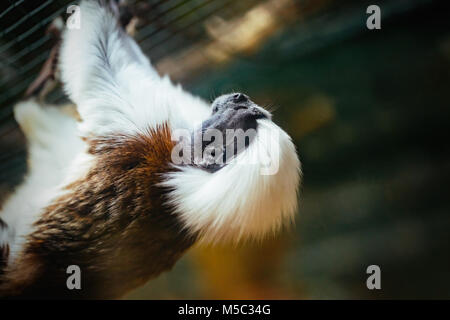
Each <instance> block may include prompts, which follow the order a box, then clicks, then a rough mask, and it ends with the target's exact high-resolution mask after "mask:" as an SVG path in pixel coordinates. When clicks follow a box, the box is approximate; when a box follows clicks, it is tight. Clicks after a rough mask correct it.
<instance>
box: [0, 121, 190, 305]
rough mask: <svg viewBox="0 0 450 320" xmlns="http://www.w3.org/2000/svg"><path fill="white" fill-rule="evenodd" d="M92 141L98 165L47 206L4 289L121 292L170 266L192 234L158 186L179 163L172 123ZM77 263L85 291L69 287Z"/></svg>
mask: <svg viewBox="0 0 450 320" xmlns="http://www.w3.org/2000/svg"><path fill="white" fill-rule="evenodd" d="M88 142H89V144H90V149H89V152H90V153H92V154H93V155H95V156H96V157H95V159H96V160H95V164H94V165H93V167H92V169H91V170H90V171H89V173H88V174H87V176H86V177H85V178H84V179H82V180H79V181H76V182H74V183H72V184H71V185H69V186H67V191H68V193H67V194H65V195H63V196H61V197H59V198H58V199H56V200H55V201H54V202H53V203H52V204H51V205H50V206H49V207H47V208H46V209H45V212H44V213H43V214H42V215H41V217H40V219H39V220H38V221H37V222H36V224H35V230H36V231H34V232H33V233H32V234H31V235H30V236H29V237H28V239H27V240H28V241H27V244H26V246H25V248H24V250H23V252H22V253H21V254H20V255H19V257H18V258H17V262H16V263H15V264H14V266H13V267H12V268H11V269H7V270H6V272H5V277H4V281H3V284H2V286H1V288H0V296H2V295H3V296H6V297H11V296H16V297H39V298H47V297H56V298H117V297H120V296H122V295H123V294H125V293H126V292H127V291H129V290H131V289H133V288H135V287H137V286H139V285H142V284H143V283H145V282H146V281H147V280H148V279H150V278H152V277H155V276H157V275H158V274H159V273H161V272H162V271H164V270H167V269H170V268H171V267H172V266H173V265H174V263H175V262H176V260H177V259H178V258H179V257H180V256H181V254H182V253H183V252H184V251H185V250H186V249H187V248H189V247H190V246H191V245H192V244H193V242H194V241H195V237H193V236H188V234H187V233H186V232H185V231H183V229H182V227H181V225H180V224H179V222H178V221H177V218H176V217H175V216H174V215H173V214H171V212H170V211H171V208H169V207H167V206H166V205H165V204H164V194H165V193H166V192H167V190H164V189H162V188H160V187H158V186H157V184H158V183H159V182H161V179H162V177H161V174H162V173H166V172H168V171H170V170H174V169H173V168H172V167H171V166H170V155H171V150H172V147H173V141H172V140H171V136H170V130H169V128H168V127H167V125H164V126H161V127H159V128H158V129H156V130H148V132H146V133H145V134H144V133H143V134H140V135H137V136H125V135H122V136H121V135H118V136H114V137H103V138H96V139H89V140H88ZM72 264H75V265H78V266H80V268H81V275H82V277H81V279H82V284H81V287H82V289H81V290H68V289H67V287H66V279H67V277H68V276H69V275H68V274H66V269H67V267H68V266H69V265H72Z"/></svg>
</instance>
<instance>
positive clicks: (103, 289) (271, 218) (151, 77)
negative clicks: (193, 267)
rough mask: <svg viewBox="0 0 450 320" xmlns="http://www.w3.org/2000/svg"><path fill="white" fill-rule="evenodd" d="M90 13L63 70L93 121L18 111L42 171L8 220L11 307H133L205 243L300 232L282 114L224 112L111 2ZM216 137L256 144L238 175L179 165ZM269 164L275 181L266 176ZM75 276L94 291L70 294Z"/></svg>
mask: <svg viewBox="0 0 450 320" xmlns="http://www.w3.org/2000/svg"><path fill="white" fill-rule="evenodd" d="M80 10H81V17H82V20H81V30H67V31H66V32H65V34H64V35H63V42H62V46H61V53H60V59H61V61H60V68H61V72H62V80H63V84H64V87H65V90H66V92H67V93H68V95H69V97H70V98H71V100H72V101H73V102H74V103H75V104H76V106H77V110H78V113H79V115H80V117H81V122H79V123H77V122H76V121H75V119H74V118H73V117H70V116H68V115H67V114H64V113H63V112H62V111H61V110H60V109H57V108H54V107H49V106H40V105H39V104H38V103H36V102H35V101H32V100H30V101H27V102H23V103H20V104H18V105H17V106H16V108H15V116H16V119H17V121H18V123H19V124H20V126H21V128H22V130H23V131H24V133H25V135H26V136H27V139H28V152H29V172H28V175H27V177H26V179H25V181H24V183H23V184H22V185H21V186H20V187H19V188H18V189H17V190H16V192H15V193H14V194H13V195H12V196H11V198H10V199H8V201H7V202H6V203H5V204H4V207H3V210H2V212H1V213H0V221H2V226H0V253H1V254H0V256H1V257H2V260H0V296H2V297H17V298H22V297H41V298H55V297H56V298H117V297H121V296H123V295H124V294H125V293H126V292H128V291H129V290H131V289H134V288H136V287H138V286H140V285H142V284H144V283H145V282H146V281H147V280H149V279H151V278H153V277H156V276H157V275H158V274H160V273H161V272H163V271H165V270H168V269H170V268H171V267H172V266H173V265H174V263H175V262H176V261H177V260H178V259H179V257H180V256H181V255H182V254H183V253H184V252H185V251H186V250H187V249H188V248H189V247H190V246H191V245H192V244H194V243H195V242H196V241H198V240H201V241H206V242H210V243H215V242H219V241H233V242H236V241H239V240H241V239H248V238H253V239H259V238H261V237H263V236H265V235H266V234H267V233H273V232H276V231H278V230H279V229H280V228H281V227H283V226H285V225H287V224H289V223H291V222H292V220H293V217H294V213H295V211H296V206H297V188H298V184H299V174H300V163H299V160H298V157H297V155H296V151H295V147H294V145H293V144H292V142H291V140H290V138H289V136H288V135H287V134H286V133H285V132H284V131H283V130H281V129H280V128H279V127H278V126H276V125H275V124H274V123H273V122H272V121H271V117H270V114H269V113H268V112H267V111H265V110H263V109H262V108H261V107H259V106H257V105H256V104H254V103H253V102H252V101H251V100H250V99H249V98H248V97H246V96H245V95H227V96H223V97H220V98H218V99H216V101H215V103H214V104H213V108H212V112H211V107H210V106H209V105H208V104H207V103H206V102H204V101H203V100H201V99H199V98H197V97H194V96H192V95H190V94H189V93H187V92H185V91H183V90H182V89H181V88H180V87H179V86H174V85H173V84H172V83H171V82H170V80H169V79H168V78H161V77H160V76H159V75H158V74H157V72H156V71H155V70H154V69H153V68H152V66H151V65H150V63H149V61H148V59H147V58H146V57H145V56H144V55H143V53H142V52H141V51H140V49H139V47H138V46H137V44H136V43H135V42H134V40H133V39H131V38H130V37H129V36H127V35H126V34H125V32H124V31H123V30H122V29H121V28H120V27H119V26H118V23H117V21H116V17H115V16H114V14H113V13H112V11H111V10H110V9H108V7H107V6H106V5H105V4H104V2H103V1H83V2H82V3H81V5H80ZM205 128H207V129H214V130H218V131H219V132H220V133H221V134H222V133H224V132H225V130H228V129H246V128H252V129H254V130H255V131H256V136H255V137H254V139H253V141H252V142H251V143H248V144H245V146H244V148H242V150H238V151H239V153H238V154H237V155H236V157H235V158H233V159H232V160H231V161H230V162H229V163H226V164H223V165H220V166H215V167H213V168H212V169H211V167H209V165H208V164H203V163H188V164H182V165H175V164H174V161H173V152H172V150H173V149H174V147H175V145H176V142H175V140H174V133H175V132H176V130H178V129H185V130H188V132H191V133H192V135H193V136H195V135H197V134H198V133H200V134H203V133H204V130H205ZM274 137H276V139H275V138H274ZM274 146H275V147H276V148H275V150H273V147H274ZM224 147H227V146H224ZM202 148H205V146H202ZM201 151H204V149H202V150H201ZM261 151H262V153H263V154H264V155H265V158H269V160H271V161H272V162H276V163H277V164H278V165H279V167H278V168H277V171H276V172H275V173H272V174H269V175H264V174H261V172H262V171H263V170H262V169H264V167H265V164H264V163H263V162H262V160H261V158H260V157H258V155H259V154H260V153H261ZM250 160H252V161H250ZM242 163H244V164H242ZM249 163H250V164H249ZM70 265H78V266H79V267H80V269H81V272H82V278H81V279H82V283H81V287H82V288H81V290H69V289H68V288H67V286H66V279H67V276H68V275H67V273H66V270H67V267H68V266H70Z"/></svg>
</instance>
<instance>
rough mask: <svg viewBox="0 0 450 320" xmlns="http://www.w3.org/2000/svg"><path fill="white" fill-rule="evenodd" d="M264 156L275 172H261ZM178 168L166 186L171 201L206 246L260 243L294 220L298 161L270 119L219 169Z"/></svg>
mask: <svg viewBox="0 0 450 320" xmlns="http://www.w3.org/2000/svg"><path fill="white" fill-rule="evenodd" d="M274 137H277V138H278V139H277V141H276V144H274V142H275V141H270V140H271V139H273V138H274ZM274 149H276V150H274ZM262 153H263V154H265V155H266V156H268V157H269V160H270V161H269V162H272V163H278V164H279V167H278V170H277V172H276V173H275V174H273V175H264V174H262V173H263V172H264V169H265V168H266V163H267V159H264V157H262ZM263 160H264V161H263ZM180 169H181V172H177V173H172V174H169V175H168V180H166V181H165V182H164V183H163V185H164V186H167V187H171V188H173V190H174V191H173V192H171V193H170V203H172V204H173V205H174V206H175V207H176V213H177V214H178V215H179V216H180V217H181V220H182V221H183V222H184V225H185V226H186V227H187V228H188V229H189V230H191V231H193V232H199V233H200V234H201V236H202V240H204V241H206V242H219V241H232V242H233V241H238V240H241V239H242V238H254V239H260V238H262V237H263V236H265V235H266V234H268V233H274V232H276V231H278V230H279V229H280V228H281V227H282V226H283V225H288V224H290V223H292V222H293V221H294V214H295V212H296V209H297V188H298V185H299V178H300V162H299V160H298V157H297V154H296V151H295V146H294V144H293V143H292V141H291V139H290V138H289V136H288V135H287V134H286V133H285V132H284V131H282V130H281V129H280V128H279V127H278V126H277V125H275V124H274V123H273V122H272V121H269V120H259V121H258V134H257V136H256V139H255V140H254V141H252V143H251V144H250V145H249V147H248V148H247V149H246V150H245V151H244V152H242V153H240V154H239V155H238V156H237V158H236V159H235V160H233V161H232V162H231V163H230V164H228V165H227V166H225V167H224V168H222V169H220V170H219V171H217V172H215V173H208V172H206V171H204V170H202V169H198V168H194V167H184V168H180Z"/></svg>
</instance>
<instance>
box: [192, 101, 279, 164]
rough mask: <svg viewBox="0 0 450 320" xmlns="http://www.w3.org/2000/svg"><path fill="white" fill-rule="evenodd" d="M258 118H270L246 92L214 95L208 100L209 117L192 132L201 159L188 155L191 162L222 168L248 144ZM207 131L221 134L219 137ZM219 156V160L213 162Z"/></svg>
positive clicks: (256, 125)
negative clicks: (197, 142)
mask: <svg viewBox="0 0 450 320" xmlns="http://www.w3.org/2000/svg"><path fill="white" fill-rule="evenodd" d="M258 119H271V114H270V113H269V112H268V111H266V110H264V109H263V108H261V107H260V106H258V105H257V104H255V103H254V102H253V101H251V100H250V99H249V97H248V96H247V95H245V94H242V93H232V94H227V95H223V96H220V97H218V98H217V99H216V100H214V102H213V103H212V113H211V117H210V118H208V119H207V120H205V121H204V122H203V123H202V128H201V130H198V131H196V132H194V134H193V135H194V137H195V138H197V140H196V141H202V151H203V153H202V158H201V159H200V158H199V159H197V158H195V157H194V156H193V157H192V159H194V163H196V165H197V166H200V167H203V168H204V169H205V170H208V171H210V172H215V171H217V170H219V169H221V168H223V167H224V166H225V165H226V164H227V163H229V162H230V161H231V160H232V159H233V158H234V157H235V156H237V155H238V154H239V153H240V152H241V151H243V150H244V149H245V148H246V147H248V146H249V144H250V143H251V141H252V139H253V138H254V136H255V135H256V130H257V127H258V123H257V120H258ZM211 133H215V134H216V136H217V133H219V134H221V135H222V139H216V137H214V136H213V135H212V134H211ZM220 140H221V141H220ZM205 155H209V156H205ZM220 158H221V160H222V161H221V162H220V161H217V160H218V159H220Z"/></svg>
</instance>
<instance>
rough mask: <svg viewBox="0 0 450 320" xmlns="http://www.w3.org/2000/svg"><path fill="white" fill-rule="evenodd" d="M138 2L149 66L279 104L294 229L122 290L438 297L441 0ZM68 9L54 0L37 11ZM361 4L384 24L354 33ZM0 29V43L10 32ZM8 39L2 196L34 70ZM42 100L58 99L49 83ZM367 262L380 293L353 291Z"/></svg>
mask: <svg viewBox="0 0 450 320" xmlns="http://www.w3.org/2000/svg"><path fill="white" fill-rule="evenodd" d="M26 2H27V1H25V2H24V3H23V4H20V5H25V3H26ZM37 2H39V1H37ZM72 2H73V1H72ZM141 2H146V3H151V4H152V5H154V4H156V3H159V4H158V5H157V6H154V8H152V10H151V12H152V14H153V15H155V16H156V17H158V18H155V19H149V20H148V21H147V22H144V23H143V24H142V25H141V26H139V27H138V31H137V34H136V39H137V40H138V41H139V42H140V43H141V45H142V46H143V47H144V49H145V51H146V52H147V53H148V54H149V56H150V58H151V59H152V61H153V62H154V63H155V64H156V65H157V67H158V69H159V70H160V72H162V73H169V74H171V75H172V76H173V78H174V79H175V81H177V82H181V83H182V84H183V86H184V87H185V88H187V89H189V90H190V91H192V92H194V93H196V94H198V95H200V96H202V97H204V98H205V99H207V100H212V99H213V98H214V97H215V96H218V95H220V94H221V93H226V92H228V91H230V90H234V91H242V92H245V93H247V94H249V95H250V96H251V97H252V99H253V100H254V101H255V102H257V103H259V104H261V105H264V106H268V107H270V108H273V109H276V111H275V112H274V119H275V121H276V122H277V123H279V124H280V125H281V127H283V128H284V129H285V130H286V131H287V132H288V133H289V134H290V135H291V136H292V138H293V140H294V141H295V144H296V145H297V148H298V151H299V155H300V159H301V161H302V166H303V175H304V178H303V182H302V188H301V194H300V208H299V213H298V216H297V223H296V225H295V227H294V228H292V230H290V231H286V232H284V233H283V234H282V235H280V236H278V237H276V238H274V239H268V240H266V241H264V242H263V243H261V244H245V245H242V246H238V247H226V246H220V247H201V246H197V247H195V248H193V249H192V250H190V251H189V253H188V254H187V255H186V256H185V257H183V258H182V259H181V260H180V261H179V262H178V263H177V265H176V266H175V268H174V269H173V270H172V271H171V272H169V273H166V274H164V275H162V276H161V277H159V278H158V279H156V280H153V281H150V282H149V283H148V284H147V285H146V286H144V287H143V288H140V289H138V290H136V291H134V292H132V293H130V295H128V296H127V297H126V298H131V299H146V298H153V299H155V298H156V299H169V298H187V299H196V298H202V299H203V298H232V299H238V298H275V299H279V298H280V299H282V298H294V299H297V298H299V299H347V298H363V299H380V298H381V299H387V298H450V289H449V288H450V204H449V201H448V200H449V197H450V194H449V188H448V186H447V185H448V183H449V181H450V161H449V160H450V146H449V143H448V138H447V136H448V134H447V132H448V130H449V124H450V121H449V115H450V103H449V98H450V14H449V13H450V11H449V10H448V8H447V6H446V4H445V3H446V1H427V0H411V1H408V0H403V1H402V0H399V1H370V2H369V1H349V0H347V1H331V0H330V1H322V0H316V1H312V0H311V1H301V0H299V1H288V0H286V1H281V2H280V3H278V4H276V5H275V4H273V3H272V4H270V3H269V2H270V1H268V2H265V1H243V0H242V1H221V0H215V1H176V0H174V1H139V2H138V3H141ZM272 2H273V1H272ZM35 3H36V1H35ZM43 3H44V2H43ZM55 3H56V4H55ZM66 3H68V1H53V2H51V4H49V8H50V7H51V6H54V7H51V8H52V9H51V10H50V9H49V12H58V11H57V8H63V6H61V5H62V4H64V5H66ZM268 4H269V6H268V7H267V5H268ZM370 4H377V5H379V6H380V8H381V27H382V28H381V30H368V29H367V28H366V19H367V17H368V14H366V8H367V6H368V5H370ZM270 5H272V6H275V9H273V10H272V9H271V8H273V7H271V6H270ZM213 6H214V7H213ZM30 8H31V7H30ZM155 8H157V9H155ZM170 8H175V9H171V10H169V9H170ZM264 8H265V11H264V10H263V9H264ZM4 10H5V9H4ZM30 10H31V9H30ZM58 10H59V9H58ZM158 10H159V11H158ZM208 10H209V11H208ZM258 10H259V11H258ZM268 13H269V16H268V15H267V14H268ZM50 14H51V13H46V16H50ZM177 17H178V18H177ZM180 17H181V18H180ZM1 19H4V17H3V16H1V14H0V22H3V23H9V24H8V25H11V23H12V22H5V20H1ZM42 19H43V18H42ZM42 19H41V20H42ZM188 19H190V20H188ZM41 20H40V21H41ZM189 21H190V22H189ZM46 24H47V22H46V23H45V24H43V25H42V28H41V29H42V30H41V29H39V30H40V31H39V30H37V31H36V33H39V32H41V35H40V36H39V34H37V35H36V39H39V37H42V34H44V27H45V25H46ZM255 25H256V27H255ZM239 28H241V29H239ZM242 28H243V29H242ZM251 28H253V30H255V31H254V33H251V32H250V34H249V35H242V34H243V33H242V30H250V29H251ZM3 30H4V29H3ZM155 30H156V31H155ZM158 30H159V31H158ZM223 30H225V31H223ZM233 30H234V31H235V30H237V34H238V36H236V39H234V38H233V34H235V33H236V32H234V31H233ZM13 31H14V32H15V30H13ZM17 32H19V31H17ZM166 32H167V34H168V36H164V34H165V33H166ZM7 35H8V36H9V34H7ZM2 36H3V37H0V39H1V41H2V42H0V50H1V48H4V47H5V44H6V45H7V44H8V43H9V42H10V41H12V40H11V39H14V38H17V35H15V37H13V36H12V35H11V39H9V38H5V37H4V36H5V35H4V34H2ZM156 37H159V38H158V39H156V40H155V38H156ZM227 37H229V38H227ZM255 38H256V40H255V41H254V43H252V44H251V45H250V44H248V43H249V42H248V41H249V39H255ZM222 39H225V44H224V43H223V42H221V41H222ZM20 41H22V39H21V40H20ZM26 41H29V42H30V43H32V41H31V40H28V39H24V40H23V41H22V42H26ZM158 41H159V42H158ZM16 42H17V41H16ZM155 43H156V44H157V45H155ZM19 44H20V43H16V44H15V45H19ZM15 45H14V46H15ZM29 45H30V44H29V43H28V44H27V43H25V44H24V46H23V48H26V47H29ZM14 46H11V47H8V52H10V54H11V56H7V57H6V58H5V59H3V57H5V55H6V53H5V52H7V51H0V57H1V58H2V59H3V61H2V65H1V73H0V75H2V78H3V79H7V81H6V80H5V81H1V82H0V83H1V84H0V101H2V102H3V106H2V113H1V116H2V122H1V132H0V134H1V138H0V139H1V140H0V147H1V150H2V151H3V153H2V156H1V158H0V159H1V168H2V171H1V172H0V182H1V188H2V190H3V191H2V194H4V195H6V194H7V193H8V191H10V190H11V189H12V187H13V186H14V185H16V184H17V183H18V182H19V181H20V179H21V177H22V176H23V173H24V172H25V167H26V166H25V151H24V149H23V147H24V141H23V137H22V136H21V134H20V132H18V130H17V125H16V124H15V123H14V121H13V120H12V118H11V105H12V104H13V103H14V102H15V101H17V99H18V97H19V95H20V94H21V93H22V92H23V90H25V89H26V86H27V85H28V84H29V83H30V82H31V81H32V80H33V78H34V77H35V75H36V73H37V72H38V71H39V68H40V64H39V63H36V66H32V67H30V68H29V71H26V72H22V73H20V72H18V75H17V76H16V78H17V79H16V78H14V72H15V71H14V70H17V68H16V67H15V66H14V65H13V64H11V63H9V62H8V59H13V58H14V56H15V55H17V54H18V52H20V51H21V50H22V51H23V50H24V49H22V48H21V47H20V46H19V47H17V49H14V48H15V47H14ZM50 48H51V46H50V44H49V45H48V46H46V45H45V43H44V45H43V48H40V47H38V48H36V49H33V50H34V51H33V50H30V53H26V54H25V55H23V56H22V57H20V58H19V59H16V60H14V62H16V63H17V64H20V66H22V65H23V63H30V61H33V59H36V56H38V55H37V52H36V51H39V53H40V54H42V56H43V57H45V53H46V52H47V54H48V50H49V49H50ZM214 50H216V51H217V50H218V51H219V53H223V54H224V56H221V55H220V54H219V56H218V55H217V53H215V54H211V52H214ZM227 50H228V51H227ZM2 54H3V57H2V56H1V55H2ZM27 54H30V55H31V56H29V57H27ZM7 58H8V59H7ZM21 59H27V60H26V61H24V62H23V61H21ZM7 68H9V69H7ZM11 70H12V71H11ZM11 75H13V76H12V78H7V77H11ZM11 79H12V80H11ZM16 83H18V84H20V83H22V87H19V89H17V88H16V86H18V85H16ZM15 88H16V89H15ZM14 90H15V91H14ZM5 97H6V98H5ZM48 99H49V100H50V101H52V102H63V101H64V100H65V98H64V96H63V95H62V94H61V92H60V90H55V91H54V92H52V93H51V94H50V95H49V97H48ZM371 264H376V265H379V266H380V268H381V286H382V289H381V290H373V291H371V290H368V289H367V287H366V279H367V277H368V275H367V274H366V268H367V266H369V265H371Z"/></svg>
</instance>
